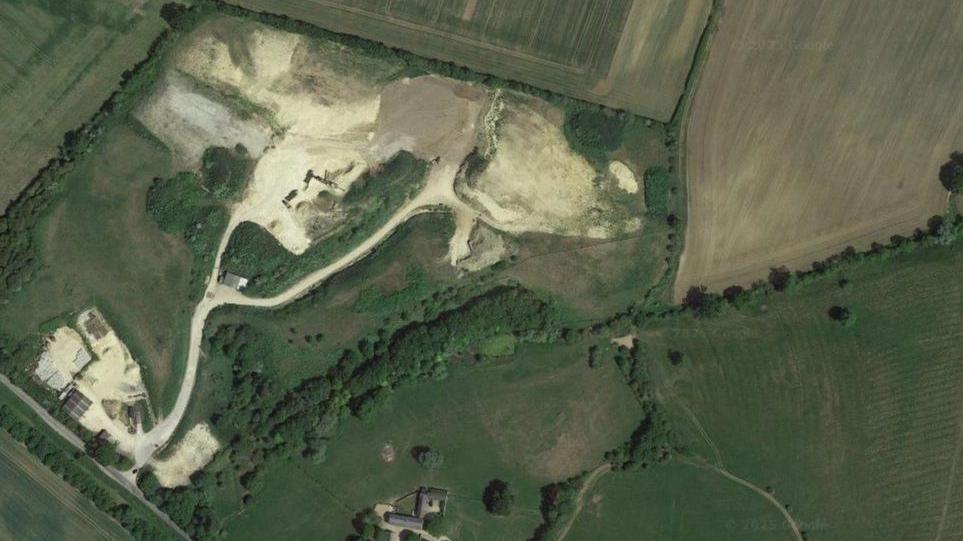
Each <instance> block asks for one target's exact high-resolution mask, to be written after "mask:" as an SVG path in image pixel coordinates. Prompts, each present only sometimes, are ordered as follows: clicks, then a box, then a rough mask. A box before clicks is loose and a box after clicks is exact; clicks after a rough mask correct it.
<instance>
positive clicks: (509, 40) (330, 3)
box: [233, 0, 710, 121]
mask: <svg viewBox="0 0 963 541" xmlns="http://www.w3.org/2000/svg"><path fill="white" fill-rule="evenodd" d="M233 3H235V4H238V5H240V6H243V7H246V8H249V9H252V10H255V11H268V12H271V13H279V14H283V15H287V16H289V17H293V18H296V19H301V20H304V21H307V22H309V23H312V24H316V25H318V26H321V27H323V28H327V29H329V30H333V31H336V32H344V33H348V34H354V35H359V36H361V37H364V38H367V39H371V40H375V41H380V42H383V43H385V44H387V45H390V46H392V47H399V48H402V49H405V50H408V51H412V52H414V53H415V54H419V55H422V56H426V57H429V58H438V59H441V60H445V61H449V62H454V63H456V64H459V65H465V66H467V67H469V68H471V69H474V70H477V71H479V72H482V73H491V74H493V75H496V76H499V77H502V78H505V79H512V80H517V81H521V82H524V83H528V84H531V85H534V86H537V87H540V88H545V89H548V90H551V91H554V92H560V93H563V94H566V95H571V96H575V97H578V98H581V99H585V100H588V101H593V102H597V103H601V104H603V105H608V106H610V107H615V108H620V109H626V110H629V111H632V112H633V113H637V114H640V115H644V116H647V117H651V118H655V119H657V120H660V121H668V120H669V118H670V117H671V115H672V112H673V110H674V109H675V105H676V102H677V101H678V99H679V95H680V94H681V93H682V88H683V85H684V84H685V78H686V75H687V74H688V72H689V64H690V63H691V60H692V56H693V54H695V48H696V44H697V43H698V40H699V36H700V35H701V33H702V29H703V27H704V25H705V21H706V18H707V17H708V14H709V6H710V2H709V1H708V0H698V1H689V2H686V1H682V0H657V1H652V0H597V1H594V2H586V1H584V0H537V1H532V2H524V3H522V2H516V1H514V0H427V1H422V2H410V3H409V2H391V1H389V0H367V1H364V2H357V1H349V0H293V1H289V2H283V3H282V2H272V1H268V0H234V2H233Z"/></svg>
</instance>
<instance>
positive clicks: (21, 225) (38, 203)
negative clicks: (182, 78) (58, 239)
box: [0, 12, 197, 301]
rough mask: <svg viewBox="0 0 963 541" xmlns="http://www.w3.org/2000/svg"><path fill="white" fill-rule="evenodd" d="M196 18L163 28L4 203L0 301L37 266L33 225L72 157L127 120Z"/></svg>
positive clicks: (58, 187) (56, 191) (58, 188)
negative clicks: (174, 27) (116, 83)
mask: <svg viewBox="0 0 963 541" xmlns="http://www.w3.org/2000/svg"><path fill="white" fill-rule="evenodd" d="M196 22H197V14H195V13H193V12H190V13H187V14H185V15H183V18H182V19H181V26H180V28H181V30H165V31H164V32H163V33H162V34H161V35H160V36H158V37H157V39H155V40H154V42H153V43H152V44H151V46H150V49H149V51H148V53H147V57H146V58H145V59H144V60H142V61H140V62H139V63H138V64H137V65H135V66H134V67H133V68H131V69H129V70H127V71H125V72H124V74H123V76H122V77H121V81H120V86H119V88H118V89H117V90H115V91H114V92H113V93H112V94H111V95H110V97H108V98H107V100H106V101H105V102H104V103H103V105H101V106H100V109H99V110H98V111H97V112H96V113H95V114H94V116H93V117H92V118H91V119H90V120H88V121H87V122H86V123H84V124H83V125H81V126H80V127H79V128H77V129H75V130H72V131H69V132H67V133H66V134H65V135H64V140H63V143H62V144H61V145H60V148H59V149H58V152H57V156H56V157H54V158H52V159H51V160H50V161H49V162H48V163H47V165H46V166H44V167H43V169H41V170H40V171H39V172H38V173H37V175H36V176H35V177H34V178H33V180H31V182H30V184H28V185H27V187H26V188H25V189H24V190H23V191H22V192H21V193H20V195H19V196H17V198H16V199H14V200H13V201H11V202H10V204H9V205H8V206H7V209H6V211H5V213H4V214H3V215H2V216H0V301H2V300H3V299H6V298H8V297H9V296H10V295H11V294H13V293H16V292H17V291H19V290H20V289H21V288H22V287H23V286H24V285H25V284H26V283H27V282H28V281H29V280H30V279H31V278H32V277H33V275H34V274H35V273H36V271H37V269H38V268H39V267H40V261H39V259H40V256H39V255H38V254H37V253H36V246H35V240H34V237H35V234H36V229H37V226H38V225H39V223H40V221H41V220H42V219H43V217H44V216H46V215H47V213H48V212H49V211H50V208H51V206H52V204H53V203H54V202H55V201H56V200H57V199H58V196H59V195H60V194H62V193H63V191H64V186H63V183H64V181H65V179H66V178H67V177H68V176H69V174H70V172H71V171H72V170H73V169H74V167H75V165H76V162H77V161H78V160H80V159H81V158H83V156H84V155H86V154H88V153H89V152H90V151H91V150H92V149H93V146H94V144H96V142H97V141H98V139H99V138H100V136H101V134H103V133H104V131H105V129H106V127H107V126H108V125H109V123H110V122H114V121H118V120H123V119H125V118H126V116H127V113H129V112H130V111H131V109H132V108H133V106H134V105H135V104H136V103H138V101H139V100H140V98H141V96H143V95H144V94H145V93H146V92H147V91H148V90H150V89H151V88H152V87H153V85H154V83H155V82H156V81H157V79H158V77H159V76H160V74H161V72H162V70H163V68H164V65H165V63H166V60H167V57H168V55H169V54H170V52H171V50H172V49H173V47H174V42H175V41H176V40H177V37H178V36H179V35H180V34H181V33H183V32H184V31H187V30H188V29H190V28H191V27H192V26H193V25H194V24H196Z"/></svg>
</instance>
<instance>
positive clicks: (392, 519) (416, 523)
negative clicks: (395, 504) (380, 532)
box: [385, 512, 425, 530]
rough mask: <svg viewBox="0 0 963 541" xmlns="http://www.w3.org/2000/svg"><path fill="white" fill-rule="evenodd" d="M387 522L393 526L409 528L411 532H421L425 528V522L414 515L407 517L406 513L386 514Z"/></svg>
mask: <svg viewBox="0 0 963 541" xmlns="http://www.w3.org/2000/svg"><path fill="white" fill-rule="evenodd" d="M385 522H387V523H388V524H390V525H392V526H398V527H399V528H408V529H411V530H421V529H422V528H424V527H425V521H424V520H422V519H420V518H418V517H416V516H413V515H406V514H404V513H391V512H388V513H385Z"/></svg>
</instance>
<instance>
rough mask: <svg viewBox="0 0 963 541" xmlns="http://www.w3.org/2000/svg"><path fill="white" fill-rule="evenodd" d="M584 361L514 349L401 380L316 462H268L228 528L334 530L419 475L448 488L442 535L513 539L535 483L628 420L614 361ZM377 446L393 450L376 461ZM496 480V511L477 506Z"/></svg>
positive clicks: (245, 534)
mask: <svg viewBox="0 0 963 541" xmlns="http://www.w3.org/2000/svg"><path fill="white" fill-rule="evenodd" d="M584 358H585V349H584V347H558V346H542V345H535V346H524V347H522V348H520V350H519V352H518V353H517V354H516V355H514V356H512V357H510V358H503V359H501V360H497V361H491V362H489V363H486V364H484V365H481V366H459V367H454V368H453V369H452V373H451V376H450V377H449V378H448V379H447V380H445V381H444V382H434V383H424V384H419V385H415V386H411V387H407V388H404V389H401V390H399V391H397V392H396V393H394V396H393V397H392V398H391V399H390V401H389V402H388V403H387V404H386V406H385V408H384V409H383V410H382V411H380V412H378V413H377V414H376V415H375V417H373V418H372V419H370V420H368V421H364V422H361V421H356V420H352V421H349V422H347V423H346V424H345V426H344V427H343V428H342V430H341V431H340V432H341V433H340V434H338V435H337V436H336V437H335V438H334V439H333V440H332V441H331V442H330V443H329V445H328V460H327V462H326V463H325V464H321V465H312V464H310V463H309V462H307V461H298V460H295V461H284V462H276V463H273V464H272V466H271V467H270V469H269V470H268V471H267V472H266V475H265V478H266V481H265V485H264V489H263V492H261V493H259V494H257V495H256V496H255V498H254V500H253V504H251V505H248V506H247V507H246V508H244V511H243V513H241V514H240V515H239V516H237V517H236V518H234V519H232V520H231V522H230V524H229V525H228V527H227V533H228V535H229V537H232V538H237V539H258V538H262V537H263V535H265V530H264V528H267V527H270V528H271V529H272V531H273V532H274V533H275V534H277V535H283V536H286V537H290V538H303V537H307V536H317V537H319V538H322V539H340V538H342V537H343V536H344V535H346V534H347V533H349V532H350V529H351V519H352V517H353V515H354V513H356V512H358V511H360V510H362V509H364V508H366V507H369V506H372V505H374V504H375V503H379V502H382V501H391V500H393V499H394V498H398V497H400V496H402V495H404V494H406V493H408V492H409V491H411V490H414V489H416V488H417V487H418V486H419V485H424V484H427V485H432V486H443V487H446V488H448V489H449V490H450V492H451V493H452V499H451V501H450V503H449V511H450V512H449V519H448V520H449V525H450V531H451V532H452V536H453V538H454V537H455V536H457V538H459V539H468V540H471V539H478V540H481V539H522V538H524V537H525V536H527V535H529V534H530V533H531V532H532V531H533V530H534V528H535V527H536V526H537V525H538V523H539V521H540V517H539V513H538V505H539V501H540V496H539V488H540V487H541V486H542V485H545V484H547V483H549V482H552V481H554V480H557V479H560V478H566V477H568V476H570V475H575V474H577V473H580V472H581V471H582V470H584V469H590V468H592V467H594V466H596V465H597V464H598V463H599V462H600V461H601V459H602V454H603V453H604V452H605V451H606V450H608V449H610V448H613V447H615V446H616V445H618V444H619V443H621V442H622V441H623V440H624V439H625V438H626V437H627V436H628V434H629V433H630V432H631V431H632V429H633V427H634V426H635V423H636V422H637V421H638V416H639V410H638V406H637V404H636V402H635V399H634V398H633V396H632V394H631V392H630V391H629V389H628V388H627V386H625V385H624V384H623V383H622V380H621V375H620V374H618V371H617V370H616V369H615V367H614V366H612V365H608V366H605V367H599V368H597V369H595V370H592V369H590V368H589V367H588V366H587V365H586V363H585V359H584ZM603 420H604V422H603ZM385 445H390V446H391V447H392V448H393V449H394V450H395V458H394V459H393V460H391V461H387V462H386V461H385V460H384V459H383V457H382V450H383V448H384V446H385ZM419 445H427V446H430V447H431V448H434V449H438V450H440V451H441V452H443V453H444V456H445V462H444V465H443V466H442V467H441V468H440V469H438V470H437V471H429V470H425V469H424V468H422V467H421V466H419V465H418V464H417V463H416V462H415V460H414V459H413V458H412V456H411V449H412V448H413V447H415V446H419ZM496 477H497V478H501V479H504V480H506V481H508V482H509V483H510V484H511V485H512V487H513V489H514V490H515V491H516V492H517V499H516V505H515V508H514V509H513V513H512V515H511V516H509V517H506V518H493V517H491V516H490V515H487V514H486V512H485V510H484V507H483V506H482V503H481V501H480V500H481V493H482V489H483V488H484V486H485V484H486V483H487V482H488V481H489V480H491V479H493V478H496ZM268 517H273V518H271V519H269V518H268ZM268 525H270V526H268Z"/></svg>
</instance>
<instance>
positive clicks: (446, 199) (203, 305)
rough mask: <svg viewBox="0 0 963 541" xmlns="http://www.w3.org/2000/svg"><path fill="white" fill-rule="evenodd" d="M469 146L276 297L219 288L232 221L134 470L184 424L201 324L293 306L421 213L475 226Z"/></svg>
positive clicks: (466, 142)
mask: <svg viewBox="0 0 963 541" xmlns="http://www.w3.org/2000/svg"><path fill="white" fill-rule="evenodd" d="M471 144H472V140H471V139H465V138H454V141H453V142H452V144H451V145H450V146H449V147H448V149H446V152H445V153H444V155H442V156H441V157H440V160H439V162H438V163H436V164H435V165H434V166H432V169H431V170H430V171H429V173H428V178H427V180H426V182H425V187H424V188H423V189H422V190H421V192H419V193H418V195H417V196H415V197H414V198H413V199H412V200H411V201H409V202H408V203H406V204H405V205H404V206H402V207H401V208H400V209H399V210H398V211H397V212H396V213H395V214H394V215H392V216H391V218H389V219H388V221H387V222H385V223H384V225H382V226H381V227H380V228H379V229H378V230H377V231H376V232H375V233H374V234H373V235H371V236H370V237H368V238H367V239H365V240H364V242H362V243H360V244H359V245H357V246H356V247H355V248H354V249H352V250H351V251H350V252H348V253H346V254H345V255H343V256H341V257H340V258H339V259H337V260H336V261H334V262H333V263H331V264H329V265H326V266H324V267H322V268H320V269H318V270H316V271H314V272H312V273H310V274H308V275H307V276H305V277H304V278H302V279H301V280H299V281H298V282H297V283H295V284H294V285H293V286H291V287H290V288H288V289H287V290H286V291H284V292H282V293H280V294H279V295H276V296H274V297H265V298H253V297H247V296H245V295H243V294H242V293H240V292H238V291H235V290H233V289H230V288H228V287H225V286H222V285H221V284H219V283H218V281H217V275H218V271H219V269H220V266H221V256H222V255H223V253H224V249H225V248H226V247H227V243H228V240H229V239H230V237H231V233H232V232H233V231H234V228H236V227H237V226H238V224H239V223H240V222H239V220H238V219H237V217H236V216H232V218H231V220H230V222H229V224H228V226H227V229H226V230H225V232H224V236H223V237H222V238H221V242H220V245H219V246H218V250H217V256H216V258H215V261H214V268H213V269H212V271H211V274H210V276H209V277H208V282H207V289H206V291H205V292H204V296H203V297H202V299H201V301H200V302H199V303H198V304H197V306H196V307H195V309H194V314H193V316H192V317H191V327H190V339H189V342H188V357H187V367H186V369H185V371H184V379H183V380H181V388H180V391H179V392H178V394H177V401H176V402H175V404H174V408H173V409H172V410H171V411H170V413H169V414H168V415H167V416H165V417H164V418H163V419H161V420H160V421H159V422H158V423H157V424H156V425H155V426H154V428H153V429H151V431H150V432H147V433H145V434H144V435H143V436H142V437H141V438H140V439H139V441H138V442H137V445H136V448H135V449H134V463H135V466H134V467H135V468H140V467H141V466H143V465H145V464H147V463H148V462H149V461H150V460H151V458H152V457H153V455H154V453H156V452H157V451H159V450H160V449H162V448H163V447H164V446H166V445H167V444H168V442H169V441H170V439H171V438H172V437H173V435H174V432H175V431H176V430H177V427H178V425H179V424H180V422H181V420H182V419H183V418H184V415H185V413H186V412H187V406H188V405H189V404H190V400H191V395H192V394H193V391H194V384H195V383H196V381H197V368H198V365H199V362H200V358H201V347H202V338H203V335H204V324H205V322H206V321H207V317H208V315H210V313H211V312H212V311H213V310H214V309H215V308H217V307H218V306H223V305H229V304H233V305H238V306H252V307H259V308H267V309H270V308H277V307H279V306H282V305H284V304H287V303H289V302H291V301H294V300H297V299H298V298H300V297H301V296H303V295H305V294H306V293H308V292H309V291H311V290H312V289H313V288H315V287H317V286H318V285H319V284H320V283H321V282H323V281H324V280H326V279H328V278H330V277H331V276H333V275H335V274H337V273H339V272H341V271H343V270H345V269H347V268H349V267H351V266H352V265H354V264H355V263H357V262H358V261H360V260H362V259H364V258H365V257H366V256H368V255H369V254H371V253H372V252H373V251H374V250H375V249H376V248H377V247H378V246H379V245H380V244H381V243H382V242H384V241H385V240H386V239H387V238H388V237H390V236H391V234H392V233H394V232H395V230H397V229H398V228H399V227H400V226H401V225H403V224H404V223H405V222H407V221H408V220H410V219H411V218H412V217H414V216H416V215H418V214H421V213H424V212H429V211H432V210H435V209H438V208H443V207H444V208H448V209H449V210H451V211H452V212H453V213H454V214H455V216H456V223H457V224H458V227H466V226H467V227H471V226H472V224H473V223H474V220H475V219H477V218H479V216H478V214H477V212H476V211H475V210H473V209H472V208H471V207H469V206H468V205H467V204H465V203H464V202H463V201H462V200H460V199H459V198H458V196H457V195H456V194H455V189H454V181H455V176H456V175H457V173H458V169H459V167H460V166H461V163H462V160H463V159H464V157H465V156H466V155H467V154H468V152H470V151H471V148H472V147H471ZM456 237H461V238H465V239H467V235H460V236H459V235H458V234H457V233H456Z"/></svg>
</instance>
